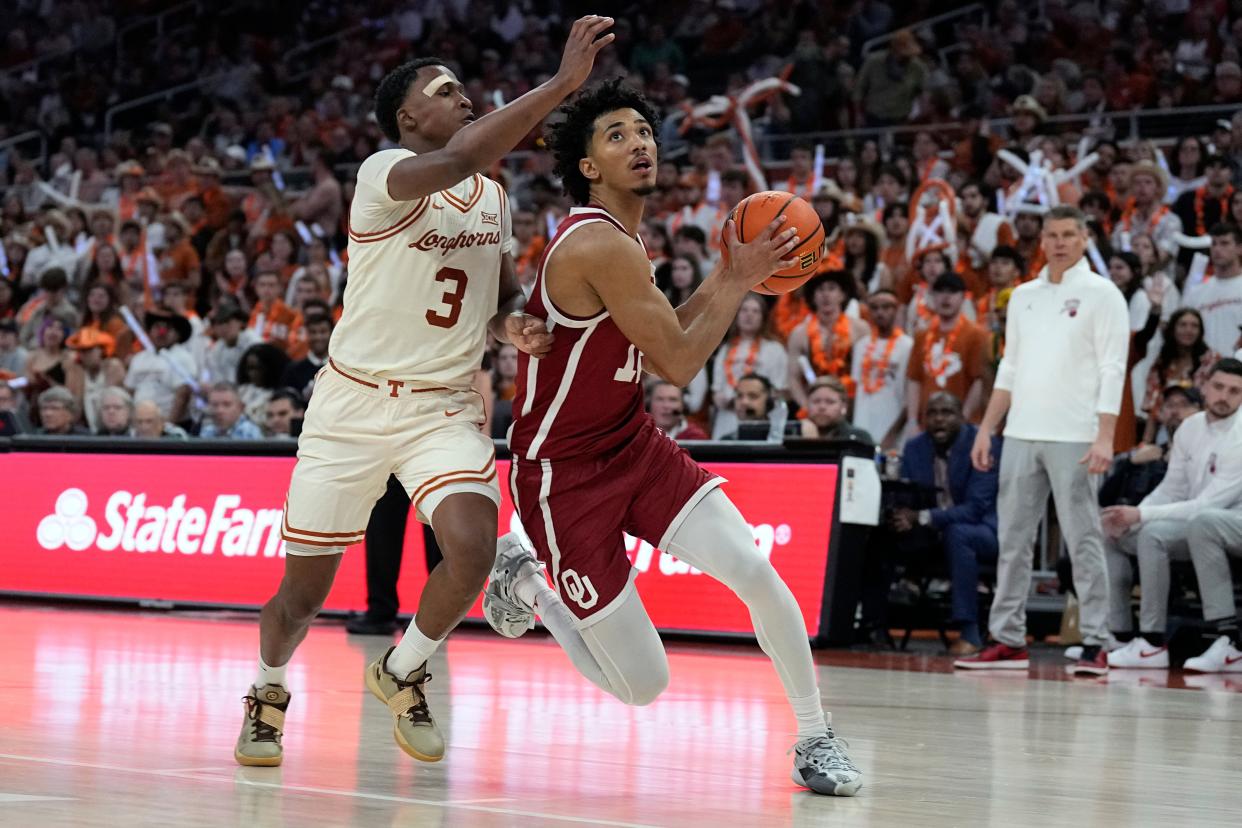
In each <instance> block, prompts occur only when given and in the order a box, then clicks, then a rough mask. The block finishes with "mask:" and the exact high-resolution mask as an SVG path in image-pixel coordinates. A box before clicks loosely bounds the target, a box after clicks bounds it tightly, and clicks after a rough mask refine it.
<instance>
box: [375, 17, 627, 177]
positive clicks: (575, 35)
mask: <svg viewBox="0 0 1242 828" xmlns="http://www.w3.org/2000/svg"><path fill="white" fill-rule="evenodd" d="M610 26H612V18H611V17H598V16H596V15H589V16H587V17H583V18H580V19H578V20H577V21H576V22H575V23H574V25H573V28H572V29H570V32H569V38H568V39H567V41H566V43H565V53H564V55H563V56H562V57H561V67H560V69H559V70H558V71H557V73H556V74H555V75H554V76H553V77H552V78H551V80H549V81H547V82H546V83H542V84H540V85H539V86H536V87H535V88H534V89H532V90H530V91H529V92H527V93H526V94H525V95H522V96H521V97H520V98H518V99H516V100H515V101H513V102H512V103H510V104H508V105H507V106H502V107H501V108H500V109H497V110H496V111H494V112H490V113H488V114H487V115H484V116H483V117H482V118H480V119H479V120H477V121H475V122H474V123H472V124H468V125H466V126H465V127H464V128H462V129H460V130H458V132H457V134H456V135H454V136H453V137H452V138H450V139H449V142H448V143H447V144H446V145H445V146H444V147H443V148H442V149H438V150H434V151H432V152H428V153H423V154H421V155H416V156H413V157H411V158H405V159H402V160H401V161H399V162H397V163H396V164H395V165H393V168H392V169H391V170H390V171H389V173H388V195H389V196H390V197H391V198H392V199H393V200H395V201H414V200H416V199H419V198H422V197H423V196H425V195H429V194H431V193H434V192H438V191H440V190H444V189H447V188H448V187H452V186H453V185H454V184H456V183H457V182H459V181H461V180H462V179H464V178H467V177H469V176H471V175H473V174H474V173H476V172H479V171H480V170H483V169H486V168H487V167H489V166H491V165H492V164H494V163H496V162H497V161H499V160H500V159H501V158H502V157H504V155H505V154H506V153H508V152H509V151H510V150H512V149H513V148H514V147H515V146H517V144H518V142H519V141H521V140H522V139H523V138H525V137H526V136H527V135H528V134H529V133H530V131H531V130H532V129H534V128H535V127H536V126H538V125H539V124H540V122H542V121H543V119H544V118H545V117H547V115H548V113H549V112H551V111H552V110H553V109H554V108H556V106H557V104H559V103H560V102H561V101H563V100H564V99H565V97H566V96H567V95H569V93H570V92H573V91H574V90H575V89H577V88H578V87H579V86H581V85H582V83H583V82H584V81H585V80H586V79H587V76H588V75H589V74H590V73H591V67H592V66H593V65H594V62H595V55H596V53H598V52H599V50H600V49H602V48H603V47H604V46H607V45H608V44H609V43H611V42H612V40H613V38H614V35H611V34H607V35H604V36H603V37H600V38H599V39H598V40H596V37H598V36H599V35H601V34H602V33H603V32H604V31H605V30H607V29H608V28H609V27H610Z"/></svg>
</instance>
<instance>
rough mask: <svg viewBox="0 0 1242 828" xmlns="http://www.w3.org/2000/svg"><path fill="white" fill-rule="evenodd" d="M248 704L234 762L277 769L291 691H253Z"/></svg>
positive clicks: (272, 688) (268, 688)
mask: <svg viewBox="0 0 1242 828" xmlns="http://www.w3.org/2000/svg"><path fill="white" fill-rule="evenodd" d="M242 701H244V702H245V703H246V718H245V720H244V721H242V731H241V735H240V736H238V737H237V747H236V748H234V749H233V758H235V759H236V760H237V761H238V762H240V763H241V764H243V765H256V766H259V767H275V766H276V765H279V764H280V762H281V758H282V757H283V754H284V748H282V747H281V745H280V738H281V736H282V735H283V733H284V729H285V711H286V710H288V709H289V691H288V690H286V689H285V688H283V687H281V686H280V685H279V684H265V685H263V686H262V687H251V688H250V695H248V696H245V697H244V698H243V699H242Z"/></svg>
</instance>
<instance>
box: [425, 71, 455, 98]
mask: <svg viewBox="0 0 1242 828" xmlns="http://www.w3.org/2000/svg"><path fill="white" fill-rule="evenodd" d="M446 83H453V78H452V76H451V75H446V74H444V73H443V72H441V73H440V74H438V75H436V76H435V77H434V78H432V79H431V80H429V81H428V82H427V85H426V86H424V87H423V94H424V95H426V96H427V97H428V98H430V97H431V96H432V95H435V94H436V93H437V92H439V91H440V87H441V86H444V85H445V84H446Z"/></svg>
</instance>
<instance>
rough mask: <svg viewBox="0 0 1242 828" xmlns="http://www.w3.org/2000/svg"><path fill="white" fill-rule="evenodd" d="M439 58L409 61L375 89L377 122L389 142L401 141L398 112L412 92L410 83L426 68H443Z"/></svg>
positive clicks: (387, 76) (389, 74)
mask: <svg viewBox="0 0 1242 828" xmlns="http://www.w3.org/2000/svg"><path fill="white" fill-rule="evenodd" d="M443 65H445V63H444V60H443V59H442V58H438V57H424V58H418V59H417V60H411V61H407V62H406V63H403V64H401V65H400V66H398V67H397V68H396V69H393V70H392V71H391V72H389V73H388V74H387V75H385V76H384V79H383V80H381V81H380V82H379V86H378V87H376V89H375V120H376V122H377V123H378V124H379V128H380V130H381V131H382V132H383V133H384V137H385V138H387V139H388V140H389V141H400V140H401V127H399V126H398V125H397V110H398V109H400V108H401V102H402V101H404V100H405V96H406V95H408V94H409V92H410V83H411V82H412V81H413V80H414V76H415V75H417V74H418V70H419V69H422V68H423V67H424V66H443Z"/></svg>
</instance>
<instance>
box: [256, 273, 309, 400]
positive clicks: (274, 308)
mask: <svg viewBox="0 0 1242 828" xmlns="http://www.w3.org/2000/svg"><path fill="white" fill-rule="evenodd" d="M253 287H254V293H255V296H257V297H258V301H257V302H255V304H254V310H252V311H251V312H250V324H249V325H248V326H247V327H249V328H251V329H252V330H254V331H255V333H257V334H258V335H259V339H260V341H262V342H267V343H270V344H272V345H275V346H276V347H277V348H280V349H281V350H282V351H283V350H287V349H288V347H289V343H290V342H292V341H293V340H294V338H295V337H296V336H297V331H298V329H299V328H301V327H302V314H300V313H298V312H297V311H296V310H294V309H293V308H291V307H289V306H288V305H286V304H285V303H284V301H283V300H281V298H280V294H281V289H280V275H279V274H278V273H276V272H274V271H271V270H265V271H260V272H259V273H256V274H255V277H254V283H253ZM303 356H305V354H303ZM265 402H266V401H265Z"/></svg>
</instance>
